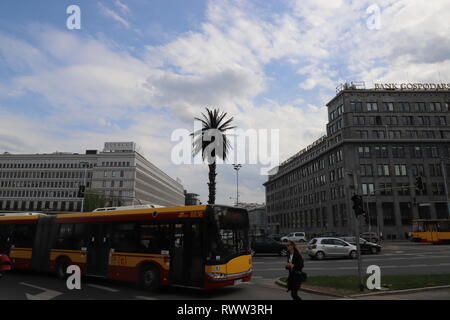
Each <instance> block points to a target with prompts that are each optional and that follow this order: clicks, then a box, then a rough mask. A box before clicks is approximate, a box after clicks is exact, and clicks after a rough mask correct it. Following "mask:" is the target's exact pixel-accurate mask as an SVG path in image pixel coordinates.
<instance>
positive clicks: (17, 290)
mask: <svg viewBox="0 0 450 320" xmlns="http://www.w3.org/2000/svg"><path fill="white" fill-rule="evenodd" d="M300 295H301V297H302V298H303V299H305V300H327V299H333V297H328V296H324V295H313V294H307V293H301V294H300ZM53 299H54V300H61V299H63V300H67V299H68V300H290V299H291V298H290V295H289V294H288V293H287V292H286V290H285V289H284V288H281V287H279V286H278V285H276V284H275V283H274V280H273V279H272V278H267V279H263V278H259V277H256V279H253V280H252V281H250V282H248V283H242V284H240V285H237V286H234V287H225V288H220V289H217V290H214V291H201V290H194V289H186V288H177V287H167V288H163V289H161V290H159V291H157V292H147V291H145V290H142V289H139V288H137V287H136V286H134V285H133V284H129V283H120V282H116V281H110V280H104V279H95V278H83V280H82V285H81V290H75V289H74V290H68V289H67V287H66V285H65V282H64V281H62V280H58V279H56V277H54V276H51V275H42V274H31V273H25V272H11V273H8V274H6V275H5V276H4V277H3V278H2V279H0V300H53Z"/></svg>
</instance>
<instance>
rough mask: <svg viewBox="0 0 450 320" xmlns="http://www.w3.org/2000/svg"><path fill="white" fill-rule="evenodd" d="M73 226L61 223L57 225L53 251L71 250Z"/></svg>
mask: <svg viewBox="0 0 450 320" xmlns="http://www.w3.org/2000/svg"><path fill="white" fill-rule="evenodd" d="M72 234H73V224H71V223H62V224H60V225H59V231H58V237H57V238H56V243H55V245H54V248H55V249H68V250H70V249H72V245H71V241H72V239H73V236H72Z"/></svg>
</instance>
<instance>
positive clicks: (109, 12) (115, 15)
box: [98, 0, 130, 29]
mask: <svg viewBox="0 0 450 320" xmlns="http://www.w3.org/2000/svg"><path fill="white" fill-rule="evenodd" d="M115 4H116V5H117V6H119V7H120V9H121V11H122V12H123V11H124V9H125V8H126V9H128V7H127V6H125V5H123V4H122V3H121V2H120V1H118V0H116V2H115ZM98 6H99V8H100V12H101V13H102V14H103V15H104V16H105V17H109V18H111V19H113V20H115V21H117V22H119V23H120V24H121V25H123V26H124V27H125V28H127V29H129V28H130V24H129V23H128V21H127V20H125V18H123V17H122V16H120V15H119V14H118V13H117V12H115V11H114V10H112V9H110V8H108V7H106V6H105V5H104V4H103V3H101V2H99V3H98ZM128 11H129V9H128Z"/></svg>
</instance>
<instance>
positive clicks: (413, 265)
mask: <svg viewBox="0 0 450 320" xmlns="http://www.w3.org/2000/svg"><path fill="white" fill-rule="evenodd" d="M299 249H300V251H301V252H302V255H303V258H304V262H305V268H304V271H306V272H307V273H308V275H309V276H319V275H355V274H356V272H357V260H351V259H325V260H321V261H317V260H311V259H310V258H309V257H308V256H307V255H306V254H305V253H304V252H303V247H301V246H299ZM362 261H363V270H366V269H367V267H368V266H370V265H378V266H379V267H380V269H381V274H382V275H398V274H439V273H448V272H449V270H450V245H439V246H435V245H431V244H422V243H412V242H397V243H389V244H385V246H384V247H383V249H382V251H381V253H380V254H376V255H370V254H367V255H363V256H362ZM284 263H285V258H283V257H278V256H274V255H264V256H256V257H254V276H255V277H263V278H266V277H269V276H271V277H282V276H284V275H286V272H285V270H284V269H283V265H284Z"/></svg>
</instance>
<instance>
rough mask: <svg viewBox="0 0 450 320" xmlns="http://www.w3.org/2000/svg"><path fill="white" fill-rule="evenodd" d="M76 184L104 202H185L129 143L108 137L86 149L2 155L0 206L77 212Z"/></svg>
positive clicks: (177, 187) (177, 185) (172, 183)
mask: <svg viewBox="0 0 450 320" xmlns="http://www.w3.org/2000/svg"><path fill="white" fill-rule="evenodd" d="M80 185H85V186H86V192H88V193H89V192H91V191H93V190H95V191H96V192H98V193H99V194H101V195H103V196H105V198H106V199H108V203H107V205H115V206H117V205H132V204H157V205H161V206H175V205H184V193H183V190H184V189H183V186H182V185H181V183H180V181H177V180H174V179H172V178H171V177H169V176H168V175H167V174H165V173H164V172H163V171H161V170H160V169H159V168H157V167H156V166H155V165H154V164H152V163H151V162H150V161H148V160H147V159H145V158H144V157H143V156H142V155H141V154H139V153H138V152H137V151H136V148H135V143H133V142H106V143H105V145H104V149H103V151H101V152H99V151H97V150H86V152H85V154H78V153H67V152H54V153H49V154H10V153H7V152H5V153H4V154H1V155H0V211H3V212H5V211H7V212H8V211H44V212H51V211H54V212H71V211H81V209H82V198H78V197H77V193H78V190H79V186H80Z"/></svg>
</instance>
